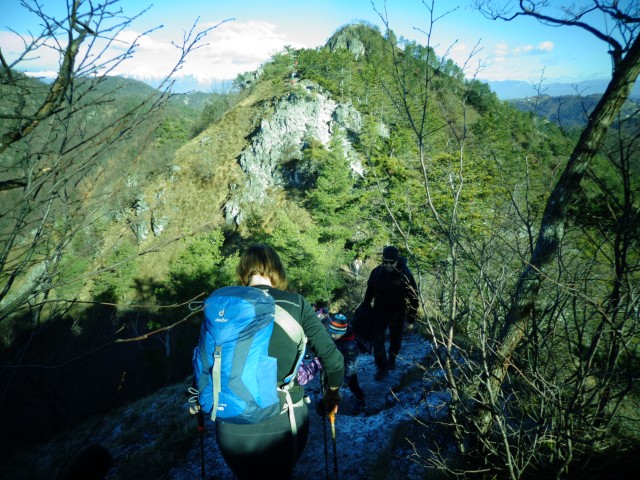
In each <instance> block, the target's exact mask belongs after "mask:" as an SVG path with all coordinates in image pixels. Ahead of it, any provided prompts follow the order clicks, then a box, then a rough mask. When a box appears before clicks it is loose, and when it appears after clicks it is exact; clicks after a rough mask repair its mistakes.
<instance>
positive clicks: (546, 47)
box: [536, 41, 555, 52]
mask: <svg viewBox="0 0 640 480" xmlns="http://www.w3.org/2000/svg"><path fill="white" fill-rule="evenodd" d="M554 47H555V45H554V44H553V42H549V41H546V42H540V43H539V44H538V46H537V47H536V48H537V49H538V50H539V51H541V52H552V51H553V48H554Z"/></svg>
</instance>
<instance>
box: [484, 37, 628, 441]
mask: <svg viewBox="0 0 640 480" xmlns="http://www.w3.org/2000/svg"><path fill="white" fill-rule="evenodd" d="M639 74H640V37H637V38H636V39H635V41H634V42H633V44H632V45H631V47H630V48H629V50H628V52H627V54H626V55H625V56H624V58H623V59H621V60H620V61H619V63H618V64H617V65H616V68H615V70H614V73H613V77H612V79H611V82H610V83H609V86H608V87H607V90H606V92H605V93H604V95H603V96H602V98H601V99H600V102H599V103H598V105H597V106H596V108H595V110H594V111H593V113H592V115H591V119H590V121H589V123H588V125H587V127H586V128H585V130H584V131H583V132H582V135H581V136H580V139H579V140H578V143H577V145H576V147H575V149H574V150H573V153H572V154H571V157H570V159H569V162H568V164H567V166H566V168H565V170H564V172H563V174H562V176H561V177H560V179H559V180H558V183H557V184H556V186H555V188H554V189H553V192H552V193H551V195H550V196H549V199H548V201H547V205H546V208H545V212H544V216H543V219H542V224H541V227H540V232H539V233H538V239H537V242H536V246H535V249H534V251H533V253H532V255H531V259H530V261H529V264H528V265H527V266H526V267H525V268H524V270H523V272H522V273H521V274H520V277H519V280H518V282H517V284H516V288H515V294H514V297H513V302H512V304H511V307H510V309H509V311H508V312H507V315H506V317H505V321H504V325H503V328H502V332H501V333H500V335H499V336H498V338H497V339H496V341H495V344H494V345H493V352H492V353H493V354H492V357H491V360H490V364H489V369H488V371H489V376H490V378H488V379H487V382H486V383H485V384H484V385H485V387H486V388H487V389H488V390H490V391H489V392H487V393H489V398H490V394H491V393H495V392H497V390H499V389H500V387H501V385H502V383H503V381H504V379H505V377H506V375H507V370H508V368H509V365H510V360H511V356H512V354H513V353H514V351H515V349H516V348H517V347H518V345H519V344H520V342H521V340H522V338H523V337H524V335H525V334H526V332H527V327H528V323H529V320H530V319H531V316H532V313H533V310H534V305H535V301H536V298H537V294H538V292H539V290H540V285H541V282H542V278H543V277H542V275H541V270H542V269H543V268H544V267H545V266H546V265H548V264H549V263H550V262H551V261H552V260H553V259H554V257H555V255H556V253H557V249H558V244H559V242H560V240H561V238H562V235H563V230H564V223H565V220H566V215H567V208H568V206H569V204H570V203H571V198H572V196H573V195H574V194H575V192H576V191H577V189H578V187H579V185H580V181H581V180H582V178H583V176H584V174H585V172H586V170H587V168H588V166H589V164H590V162H591V161H592V159H593V157H594V156H595V154H596V152H597V151H598V149H599V148H600V146H601V145H602V142H603V140H604V136H605V133H606V131H607V129H608V128H609V126H610V125H611V123H612V122H613V121H614V119H615V117H616V115H617V114H618V112H619V111H620V109H621V108H622V105H623V104H624V103H625V102H626V100H627V99H628V97H629V94H630V92H631V89H632V87H633V85H634V83H635V81H636V79H637V78H638V75H639ZM478 421H479V424H480V427H481V431H482V432H485V433H486V432H487V431H488V430H489V428H490V426H491V424H492V416H491V412H489V411H488V410H481V411H480V413H479V418H478Z"/></svg>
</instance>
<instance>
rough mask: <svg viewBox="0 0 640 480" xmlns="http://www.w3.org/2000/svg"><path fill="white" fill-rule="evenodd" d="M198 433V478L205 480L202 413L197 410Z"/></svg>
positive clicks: (200, 410)
mask: <svg viewBox="0 0 640 480" xmlns="http://www.w3.org/2000/svg"><path fill="white" fill-rule="evenodd" d="M198 433H199V434H200V476H201V477H202V480H206V477H205V473H204V413H203V412H202V409H199V410H198Z"/></svg>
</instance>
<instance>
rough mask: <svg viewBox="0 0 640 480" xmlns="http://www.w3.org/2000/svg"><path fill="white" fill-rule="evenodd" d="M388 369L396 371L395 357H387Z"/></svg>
mask: <svg viewBox="0 0 640 480" xmlns="http://www.w3.org/2000/svg"><path fill="white" fill-rule="evenodd" d="M388 368H389V370H395V369H396V357H394V356H391V357H389V361H388Z"/></svg>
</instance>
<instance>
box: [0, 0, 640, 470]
mask: <svg viewBox="0 0 640 480" xmlns="http://www.w3.org/2000/svg"><path fill="white" fill-rule="evenodd" d="M480 3H483V2H480ZM611 8H612V9H613V10H606V9H603V14H611V13H612V12H614V13H615V11H617V10H616V9H617V7H611ZM532 12H533V13H536V12H537V10H535V9H534V10H532ZM532 12H528V13H527V12H524V13H523V14H531V13H532ZM487 13H490V12H487ZM497 17H498V16H496V18H497ZM612 18H613V19H614V20H612V21H614V22H615V25H617V26H618V28H620V29H624V28H630V26H631V25H633V26H637V22H638V20H637V18H636V17H633V16H627V17H623V16H620V15H618V16H616V15H612ZM388 27H389V29H388V30H387V31H380V30H379V29H378V28H377V27H374V26H371V25H368V24H364V23H358V24H353V25H346V26H343V27H341V28H339V29H338V30H337V31H336V33H335V34H334V35H333V36H332V37H331V39H330V40H329V41H328V42H327V44H326V46H324V47H322V48H318V49H299V50H298V49H293V48H287V49H285V50H284V51H282V52H279V53H277V54H275V55H274V56H273V58H272V59H271V60H270V61H269V62H267V63H265V64H264V65H263V66H262V67H261V68H260V69H259V70H258V71H256V72H246V73H244V74H242V75H240V76H238V78H237V79H236V80H235V82H234V89H233V90H232V91H230V92H228V93H216V94H206V95H205V94H189V95H173V94H171V91H170V88H169V86H167V87H166V88H165V89H163V88H161V89H158V90H155V89H151V88H150V87H147V86H144V85H142V84H139V83H136V82H131V81H129V80H124V79H121V78H113V77H109V76H95V77H93V76H89V75H82V74H80V73H78V74H77V75H76V76H73V75H72V76H71V77H70V78H69V77H64V78H62V80H60V81H61V83H60V84H58V83H55V82H54V84H52V85H51V84H44V83H40V82H38V81H35V80H33V79H29V78H27V77H24V76H22V75H21V74H19V73H18V72H16V71H14V70H12V69H11V68H7V67H5V65H7V64H6V63H5V62H3V63H2V65H3V69H2V70H1V71H0V121H1V122H2V123H1V124H0V137H1V138H2V144H1V145H0V160H1V162H0V165H1V166H2V169H1V170H0V203H1V205H2V207H0V208H1V209H0V212H1V213H0V239H1V241H0V247H1V255H2V256H1V257H0V267H1V268H0V339H1V340H2V344H1V350H0V361H1V364H2V369H1V370H0V408H1V409H2V411H3V412H4V414H3V416H2V420H1V423H0V431H2V434H1V435H2V443H3V445H7V447H6V448H3V451H2V453H1V454H0V455H1V457H0V459H1V461H0V463H2V464H4V465H8V466H9V468H12V469H13V470H14V472H12V475H14V476H13V477H10V478H51V470H52V469H57V470H56V472H59V471H61V470H62V469H63V468H64V466H65V462H66V461H68V460H69V458H70V457H71V456H72V455H73V454H74V453H75V452H76V451H77V450H78V448H79V447H78V445H71V442H72V441H70V445H69V448H68V449H67V450H66V451H64V452H56V453H55V454H50V456H47V458H46V459H44V460H43V459H42V458H40V456H41V454H42V452H43V451H44V450H43V448H44V447H42V442H45V441H47V440H49V439H50V438H52V437H53V436H55V435H64V434H71V436H72V438H75V439H76V440H77V439H86V438H90V437H91V431H94V430H93V429H97V428H98V427H99V426H100V425H101V424H104V423H105V422H106V420H105V419H106V418H107V417H108V415H110V414H112V413H113V412H115V411H117V409H118V408H120V407H123V406H125V405H135V404H134V403H133V402H134V401H136V400H138V399H140V398H144V397H146V399H145V400H142V401H141V402H147V403H145V406H143V407H141V408H142V409H152V408H154V407H153V406H149V404H148V402H150V401H151V402H152V400H149V399H150V398H153V397H148V395H149V394H152V393H154V392H158V391H159V389H161V388H164V389H167V388H176V387H175V385H178V384H180V385H182V383H183V382H184V381H185V378H187V377H188V376H189V374H190V372H191V353H192V349H193V347H194V345H195V343H196V340H197V335H198V329H199V323H200V321H201V319H200V318H199V317H198V316H197V315H193V314H191V311H190V310H189V307H188V304H189V302H190V301H192V300H194V299H200V298H202V296H203V295H204V294H207V293H208V292H210V291H212V290H213V289H215V288H218V287H220V286H223V285H227V284H229V283H233V282H235V279H234V270H235V266H236V264H237V258H238V253H239V252H240V251H241V250H242V249H243V248H244V247H245V246H246V245H248V244H250V243H253V242H265V243H269V244H270V245H272V246H273V247H274V248H275V249H276V250H277V251H278V252H279V253H280V255H281V256H282V258H283V260H284V262H285V264H286V265H287V269H288V270H287V273H288V275H289V277H290V279H291V287H292V288H293V289H294V290H296V291H298V292H299V293H301V294H303V295H304V296H305V297H307V298H308V299H309V301H311V302H313V303H316V302H320V301H330V302H331V304H332V306H333V307H334V308H335V309H336V311H337V310H340V311H342V312H344V313H346V314H348V315H349V316H350V315H351V314H352V313H353V311H354V310H355V308H356V307H357V306H358V304H359V303H360V302H361V301H362V297H363V294H364V289H365V287H366V280H367V276H368V273H369V272H370V271H371V269H372V268H373V267H375V266H376V265H377V264H378V262H379V259H380V254H381V250H382V247H383V246H384V245H389V244H394V245H397V246H398V247H399V248H400V250H401V253H402V255H403V256H406V257H407V259H408V263H409V266H410V267H411V269H412V271H413V272H414V274H415V276H416V280H417V281H418V289H419V296H420V304H421V306H420V319H419V322H418V326H419V328H418V330H419V332H420V334H421V335H424V336H425V337H426V338H427V339H428V340H429V341H430V342H431V344H433V345H434V346H436V347H435V351H437V352H438V354H437V355H434V356H432V357H431V359H430V362H431V364H429V365H426V364H425V365H417V367H418V368H417V369H416V371H428V370H429V369H431V368H438V369H439V371H442V372H444V374H443V377H442V379H441V382H442V388H443V389H445V390H447V392H449V394H450V399H451V400H450V404H449V405H448V410H447V412H448V413H447V415H446V416H445V418H439V419H437V420H434V419H431V418H417V419H416V421H417V422H418V425H421V423H420V422H423V424H428V425H429V429H430V430H429V435H438V436H441V438H442V439H443V442H444V443H445V444H446V448H442V449H440V450H438V449H432V448H431V447H429V449H428V450H425V451H420V452H419V455H420V458H421V461H422V462H424V465H425V468H428V469H429V472H430V473H431V474H433V473H434V472H438V474H439V475H442V477H441V478H449V476H451V478H453V477H454V476H455V475H463V476H465V478H467V477H468V478H470V477H480V478H482V477H484V478H513V479H517V478H554V477H555V478H565V477H566V478H596V477H597V476H598V475H599V473H600V467H601V461H602V459H603V458H604V457H606V456H616V455H618V454H620V456H624V455H626V454H627V452H628V451H629V450H633V451H637V449H638V446H639V445H640V428H639V427H640V423H639V422H640V418H639V414H638V408H637V406H638V401H639V400H640V398H639V397H638V395H639V394H640V392H639V391H638V383H637V373H636V372H637V369H638V367H639V355H640V352H639V351H638V348H640V343H639V339H640V336H639V333H640V332H639V331H638V329H639V328H640V325H639V322H640V318H639V316H638V312H639V311H640V305H639V297H638V293H639V292H638V285H640V278H639V275H640V273H639V272H640V269H639V268H638V267H639V266H640V256H639V253H640V252H639V245H638V238H640V222H639V221H638V214H639V212H640V204H639V201H640V200H639V197H638V193H639V188H640V182H639V181H638V180H639V179H638V175H639V174H640V163H639V161H638V135H637V132H638V130H637V126H638V123H637V116H638V109H637V104H634V103H632V102H628V101H627V99H628V96H629V92H630V89H631V86H632V85H633V83H634V82H635V78H636V77H637V75H638V69H639V68H640V67H639V65H640V61H639V60H638V58H637V57H638V55H639V52H638V50H640V46H639V45H638V43H639V42H640V41H639V40H638V38H637V35H636V34H633V35H630V36H626V37H625V38H627V43H626V44H625V45H613V46H611V49H612V52H614V53H615V55H616V56H615V60H616V62H617V63H616V68H615V69H614V75H613V78H612V84H611V86H610V89H609V90H608V91H607V93H605V95H603V96H602V97H598V98H597V99H596V98H587V99H586V101H590V102H591V103H589V104H588V105H587V104H581V105H586V107H585V108H587V109H588V110H589V115H588V116H587V117H586V118H588V121H587V122H586V123H585V124H578V123H575V124H574V123H573V122H572V123H571V124H570V125H567V124H566V122H563V121H561V122H560V124H558V122H554V121H549V120H548V119H547V118H545V117H551V116H552V115H551V113H550V112H549V111H547V112H544V105H545V103H544V102H545V99H543V98H539V99H538V103H535V102H534V103H535V105H536V106H537V107H540V108H533V109H532V110H528V111H521V110H520V109H517V108H514V106H512V105H511V104H509V103H507V102H501V101H499V100H498V98H497V97H496V95H495V94H494V93H493V92H491V90H490V88H489V87H488V85H487V84H485V83H482V82H479V81H477V80H475V79H474V78H473V77H471V78H470V77H469V76H468V75H469V72H468V71H467V70H465V69H463V67H462V66H459V65H456V64H455V63H453V62H452V61H451V60H449V59H447V58H440V57H438V56H437V55H436V54H435V52H434V50H433V49H432V48H431V46H430V45H429V44H428V42H427V44H420V43H417V42H411V41H406V40H404V39H399V38H396V36H395V34H394V33H393V25H388ZM560 28H565V27H560ZM80 30H82V28H80V27H78V26H77V25H76V26H75V28H73V27H69V31H70V32H77V31H80ZM634 31H635V30H634ZM603 48H607V46H606V45H604V46H603ZM616 48H618V50H616ZM56 88H58V89H61V90H60V91H62V92H64V93H63V94H60V92H58V93H57V94H56ZM558 105H565V103H563V102H562V101H561V102H560V103H559V104H558ZM576 105H577V104H576ZM623 105H624V106H623ZM571 108H572V109H575V108H578V107H577V106H572V107H571ZM621 112H622V113H621ZM541 113H542V114H543V115H544V116H540V115H539V114H541ZM572 117H575V115H572ZM583 125H586V127H584V128H583ZM355 259H360V260H362V261H363V267H362V270H361V271H360V272H357V271H356V270H355V269H354V267H353V265H354V264H353V261H354V260H355ZM414 374H416V373H415V372H414ZM416 375H418V376H419V375H420V374H419V373H417V374H416ZM172 385H173V386H174V387H171V386H172ZM424 388H425V389H427V388H430V387H426V386H425V387H424ZM165 391H166V390H165ZM425 392H426V390H425ZM173 394H175V392H173ZM425 395H426V393H425ZM141 405H142V404H141ZM131 408H134V409H135V407H131ZM130 412H131V409H130V410H129V413H130ZM167 415H169V414H167ZM133 417H135V415H134V416H133ZM133 417H127V420H124V419H123V420H122V422H121V424H119V425H118V420H117V419H116V420H114V419H113V418H112V417H109V422H116V424H117V425H118V426H117V428H122V429H125V424H126V426H127V428H128V427H130V424H135V423H136V420H135V419H134V418H133ZM123 418H124V417H123ZM83 422H85V423H83ZM179 423H180V422H179V421H176V422H175V423H174V424H173V426H171V428H172V431H171V432H169V431H166V432H164V433H163V434H162V435H161V436H163V438H164V436H166V439H164V440H165V441H164V443H163V446H164V448H165V450H161V453H160V454H157V453H156V454H155V455H154V456H153V459H152V460H151V457H150V455H151V454H150V452H148V451H146V452H142V453H139V454H137V456H136V455H130V456H128V457H127V459H126V461H127V462H130V464H131V465H134V464H139V465H142V464H145V462H153V465H154V468H153V469H150V468H147V466H145V468H136V471H139V472H140V473H139V475H143V474H144V471H145V470H148V472H149V473H148V474H149V477H142V478H158V477H157V471H158V470H161V471H167V472H168V471H169V470H170V467H171V462H172V461H175V460H176V459H177V458H179V457H180V455H181V454H182V453H184V452H186V451H187V450H188V449H189V448H190V445H191V442H192V441H193V433H192V432H187V431H183V430H180V429H179V428H178V426H177V425H179ZM78 425H82V429H81V430H74V429H75V428H76V427H77V426H78ZM114 428H115V427H114ZM140 428H144V426H143V425H140ZM167 428H169V427H167ZM411 430H412V432H413V433H412V434H413V435H416V436H420V435H424V432H423V433H421V427H417V428H416V429H411ZM127 431H128V430H127ZM120 441H122V439H120ZM396 441H397V442H410V443H412V442H414V441H415V438H411V437H407V438H404V437H402V436H401V435H400V436H398V438H397V439H396ZM56 455H57V457H56ZM13 458H20V459H21V460H20V461H23V459H25V458H29V459H31V461H30V465H31V469H28V470H26V467H22V469H21V468H18V467H17V466H16V465H15V463H14V460H12V459H13ZM39 458H40V459H39ZM616 458H617V457H616ZM38 459H39V460H38ZM122 461H125V460H124V459H123V460H122ZM139 465H138V467H139ZM380 468H381V469H383V468H384V465H381V466H380ZM15 470H18V473H15ZM151 472H156V473H155V474H154V473H151ZM8 474H9V471H8V469H7V475H8ZM21 474H24V476H21ZM153 475H156V476H155V477H154V476H153ZM381 475H382V476H381V477H380V478H394V477H393V476H392V472H382V473H381ZM385 475H387V476H385Z"/></svg>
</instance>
